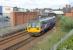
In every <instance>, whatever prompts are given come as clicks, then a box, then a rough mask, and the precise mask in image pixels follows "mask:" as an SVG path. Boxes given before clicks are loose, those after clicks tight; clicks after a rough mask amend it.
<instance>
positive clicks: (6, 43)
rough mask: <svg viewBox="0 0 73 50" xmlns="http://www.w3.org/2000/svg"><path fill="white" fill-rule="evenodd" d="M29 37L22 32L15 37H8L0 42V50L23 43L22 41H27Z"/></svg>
mask: <svg viewBox="0 0 73 50" xmlns="http://www.w3.org/2000/svg"><path fill="white" fill-rule="evenodd" d="M29 37H30V36H29V34H28V33H26V32H24V31H22V32H19V33H18V34H16V35H13V36H11V37H8V38H7V39H3V40H1V41H0V50H6V49H7V48H9V47H10V46H13V45H15V44H17V43H20V42H21V41H24V40H26V39H28V38H29Z"/></svg>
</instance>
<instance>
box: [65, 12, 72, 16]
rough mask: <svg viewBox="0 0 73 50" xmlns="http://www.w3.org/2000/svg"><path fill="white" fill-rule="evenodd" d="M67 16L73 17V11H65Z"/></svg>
mask: <svg viewBox="0 0 73 50" xmlns="http://www.w3.org/2000/svg"><path fill="white" fill-rule="evenodd" d="M65 16H69V17H73V12H71V13H65Z"/></svg>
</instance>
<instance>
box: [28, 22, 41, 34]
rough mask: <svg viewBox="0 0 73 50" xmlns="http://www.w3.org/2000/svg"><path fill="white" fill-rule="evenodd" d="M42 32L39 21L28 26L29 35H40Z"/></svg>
mask: <svg viewBox="0 0 73 50" xmlns="http://www.w3.org/2000/svg"><path fill="white" fill-rule="evenodd" d="M40 31H41V27H40V23H39V21H33V22H29V23H28V24H27V32H29V33H38V32H40Z"/></svg>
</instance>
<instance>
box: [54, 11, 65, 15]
mask: <svg viewBox="0 0 73 50" xmlns="http://www.w3.org/2000/svg"><path fill="white" fill-rule="evenodd" d="M53 12H54V13H56V14H64V12H63V11H53Z"/></svg>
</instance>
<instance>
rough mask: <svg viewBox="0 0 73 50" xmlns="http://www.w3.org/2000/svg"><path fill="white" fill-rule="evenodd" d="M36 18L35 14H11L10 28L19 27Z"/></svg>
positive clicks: (36, 14)
mask: <svg viewBox="0 0 73 50" xmlns="http://www.w3.org/2000/svg"><path fill="white" fill-rule="evenodd" d="M36 16H38V13H36V12H12V13H11V24H12V26H16V25H21V24H24V23H27V22H28V21H30V20H32V19H33V18H35V17H36Z"/></svg>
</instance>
